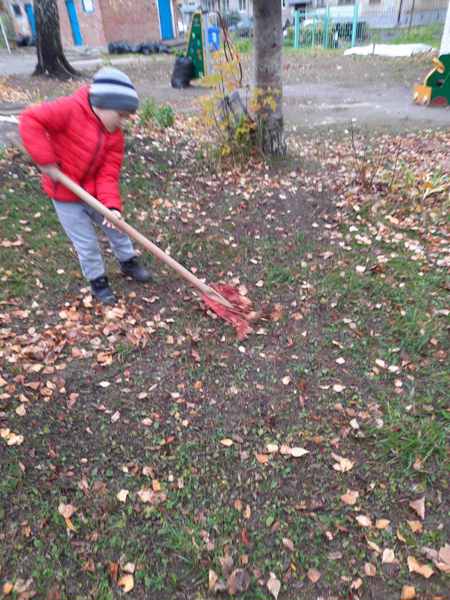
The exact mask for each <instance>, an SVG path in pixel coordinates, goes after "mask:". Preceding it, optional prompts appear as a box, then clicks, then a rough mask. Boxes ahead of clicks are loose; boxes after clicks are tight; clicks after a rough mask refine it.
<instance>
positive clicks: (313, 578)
mask: <svg viewBox="0 0 450 600" xmlns="http://www.w3.org/2000/svg"><path fill="white" fill-rule="evenodd" d="M306 575H307V577H308V579H309V580H310V582H311V583H317V582H318V581H319V579H320V578H321V577H322V573H321V572H320V571H318V570H317V569H308V572H307V573H306Z"/></svg>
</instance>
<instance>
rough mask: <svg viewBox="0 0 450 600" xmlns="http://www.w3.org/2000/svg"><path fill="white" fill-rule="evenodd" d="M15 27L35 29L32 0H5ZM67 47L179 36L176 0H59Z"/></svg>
mask: <svg viewBox="0 0 450 600" xmlns="http://www.w3.org/2000/svg"><path fill="white" fill-rule="evenodd" d="M4 2H5V3H6V5H7V6H8V7H9V12H10V14H11V17H12V18H13V20H14V23H15V26H16V30H18V29H19V28H20V30H21V31H24V30H27V31H28V32H29V33H31V34H33V33H34V32H35V24H34V16H33V4H32V0H4ZM57 3H58V9H59V19H60V24H61V38H62V42H63V45H64V46H65V47H70V46H83V45H85V46H91V47H100V46H105V45H107V44H108V43H109V42H117V41H127V42H130V43H138V42H149V41H154V42H157V41H160V40H170V39H173V38H175V37H177V18H176V13H175V2H174V0H57Z"/></svg>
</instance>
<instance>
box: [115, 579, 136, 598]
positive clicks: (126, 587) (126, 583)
mask: <svg viewBox="0 0 450 600" xmlns="http://www.w3.org/2000/svg"><path fill="white" fill-rule="evenodd" d="M117 585H118V586H119V587H120V588H121V589H122V591H123V592H124V593H125V594H127V593H128V592H131V590H132V589H133V588H134V577H133V575H122V577H121V578H120V579H119V581H118V582H117Z"/></svg>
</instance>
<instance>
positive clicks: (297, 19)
mask: <svg viewBox="0 0 450 600" xmlns="http://www.w3.org/2000/svg"><path fill="white" fill-rule="evenodd" d="M299 41H300V13H299V11H298V10H295V12H294V48H296V49H297V50H298V48H299Z"/></svg>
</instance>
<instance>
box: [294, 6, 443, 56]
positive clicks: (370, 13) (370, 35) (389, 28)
mask: <svg viewBox="0 0 450 600" xmlns="http://www.w3.org/2000/svg"><path fill="white" fill-rule="evenodd" d="M415 6H416V5H415V3H413V4H408V0H406V2H404V3H403V10H402V7H401V6H400V5H399V6H396V7H393V6H387V7H386V6H385V7H384V8H383V7H382V8H379V7H378V8H377V6H376V5H371V4H367V3H364V4H360V3H359V2H355V4H353V5H350V6H327V7H325V8H321V9H316V10H309V11H295V12H294V24H293V27H292V28H291V30H289V32H288V35H287V44H288V45H289V43H291V44H292V45H293V46H294V48H313V47H322V48H347V47H353V46H355V45H361V44H364V43H370V42H389V41H392V40H393V39H395V38H398V37H402V36H404V35H405V33H408V32H411V31H412V30H414V31H415V30H416V29H417V28H419V29H421V28H422V31H425V30H424V29H423V28H425V27H429V29H430V31H428V30H427V32H426V33H427V34H428V33H429V37H430V39H433V40H434V39H436V40H437V41H438V40H439V39H440V32H441V31H442V29H443V24H444V21H445V16H446V12H447V10H446V8H443V7H442V2H438V0H436V5H434V6H433V0H430V3H429V5H428V6H427V8H426V9H422V10H416V9H415ZM430 26H432V27H430ZM418 37H420V34H419V35H418Z"/></svg>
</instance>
